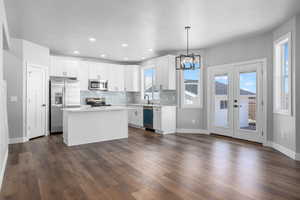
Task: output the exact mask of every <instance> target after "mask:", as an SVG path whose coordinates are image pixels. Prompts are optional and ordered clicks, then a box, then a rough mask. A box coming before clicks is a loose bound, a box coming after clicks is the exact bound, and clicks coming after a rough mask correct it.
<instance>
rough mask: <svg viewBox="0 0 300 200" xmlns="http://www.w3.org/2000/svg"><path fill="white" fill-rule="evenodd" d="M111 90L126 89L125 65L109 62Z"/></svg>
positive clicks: (109, 86)
mask: <svg viewBox="0 0 300 200" xmlns="http://www.w3.org/2000/svg"><path fill="white" fill-rule="evenodd" d="M108 69H109V79H108V90H109V91H116V92H118V91H124V67H123V65H116V64H109V65H108Z"/></svg>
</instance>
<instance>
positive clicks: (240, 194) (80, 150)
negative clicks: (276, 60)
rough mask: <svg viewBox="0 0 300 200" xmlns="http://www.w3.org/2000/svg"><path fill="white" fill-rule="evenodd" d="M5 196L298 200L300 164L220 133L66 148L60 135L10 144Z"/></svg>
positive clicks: (141, 134)
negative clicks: (219, 134) (218, 134)
mask: <svg viewBox="0 0 300 200" xmlns="http://www.w3.org/2000/svg"><path fill="white" fill-rule="evenodd" d="M7 163H8V164H7V169H6V173H5V177H4V182H3V187H2V190H1V192H0V199H1V200H27V199H30V200H118V199H120V200H163V199H166V200H169V199H172V200H182V199H185V200H194V199H195V200H206V199H207V200H235V199H236V200H274V199H276V200H297V199H300V190H299V188H300V162H297V161H294V160H292V159H290V158H288V157H286V156H284V155H282V154H281V153H279V152H277V151H275V150H273V149H271V148H266V147H263V146H261V145H258V144H255V143H251V142H244V141H241V140H235V139H229V138H225V137H220V136H214V135H213V136H208V135H197V134H180V133H178V134H170V135H164V136H159V135H157V134H154V133H151V132H148V131H145V130H142V129H135V128H130V129H129V138H128V139H121V140H114V141H107V142H100V143H93V144H87V145H80V146H75V147H67V146H66V145H64V144H63V141H62V136H61V135H53V136H49V137H44V138H38V139H35V140H32V141H29V142H28V143H24V144H13V145H10V146H9V157H8V162H7Z"/></svg>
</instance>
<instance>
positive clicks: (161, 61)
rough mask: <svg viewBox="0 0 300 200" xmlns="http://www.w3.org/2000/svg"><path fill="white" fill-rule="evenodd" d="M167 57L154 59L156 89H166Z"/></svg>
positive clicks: (167, 74)
mask: <svg viewBox="0 0 300 200" xmlns="http://www.w3.org/2000/svg"><path fill="white" fill-rule="evenodd" d="M167 67H168V59H166V57H160V58H157V61H156V71H157V74H156V86H157V88H158V89H168V76H169V73H168V68H167Z"/></svg>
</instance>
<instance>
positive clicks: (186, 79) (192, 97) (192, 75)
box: [181, 68, 202, 107]
mask: <svg viewBox="0 0 300 200" xmlns="http://www.w3.org/2000/svg"><path fill="white" fill-rule="evenodd" d="M201 77H202V76H201V68H200V69H195V70H183V71H182V81H181V82H182V93H181V102H182V107H202V100H201V99H202V95H201V92H202V84H200V80H202V79H201Z"/></svg>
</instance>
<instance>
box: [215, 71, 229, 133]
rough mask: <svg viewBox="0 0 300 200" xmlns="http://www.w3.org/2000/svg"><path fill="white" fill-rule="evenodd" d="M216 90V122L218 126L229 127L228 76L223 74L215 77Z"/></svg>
mask: <svg viewBox="0 0 300 200" xmlns="http://www.w3.org/2000/svg"><path fill="white" fill-rule="evenodd" d="M214 90H215V95H214V96H215V98H214V104H215V109H214V111H215V114H214V116H215V119H214V123H215V126H217V127H225V128H228V76H227V75H221V76H215V78H214Z"/></svg>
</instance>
